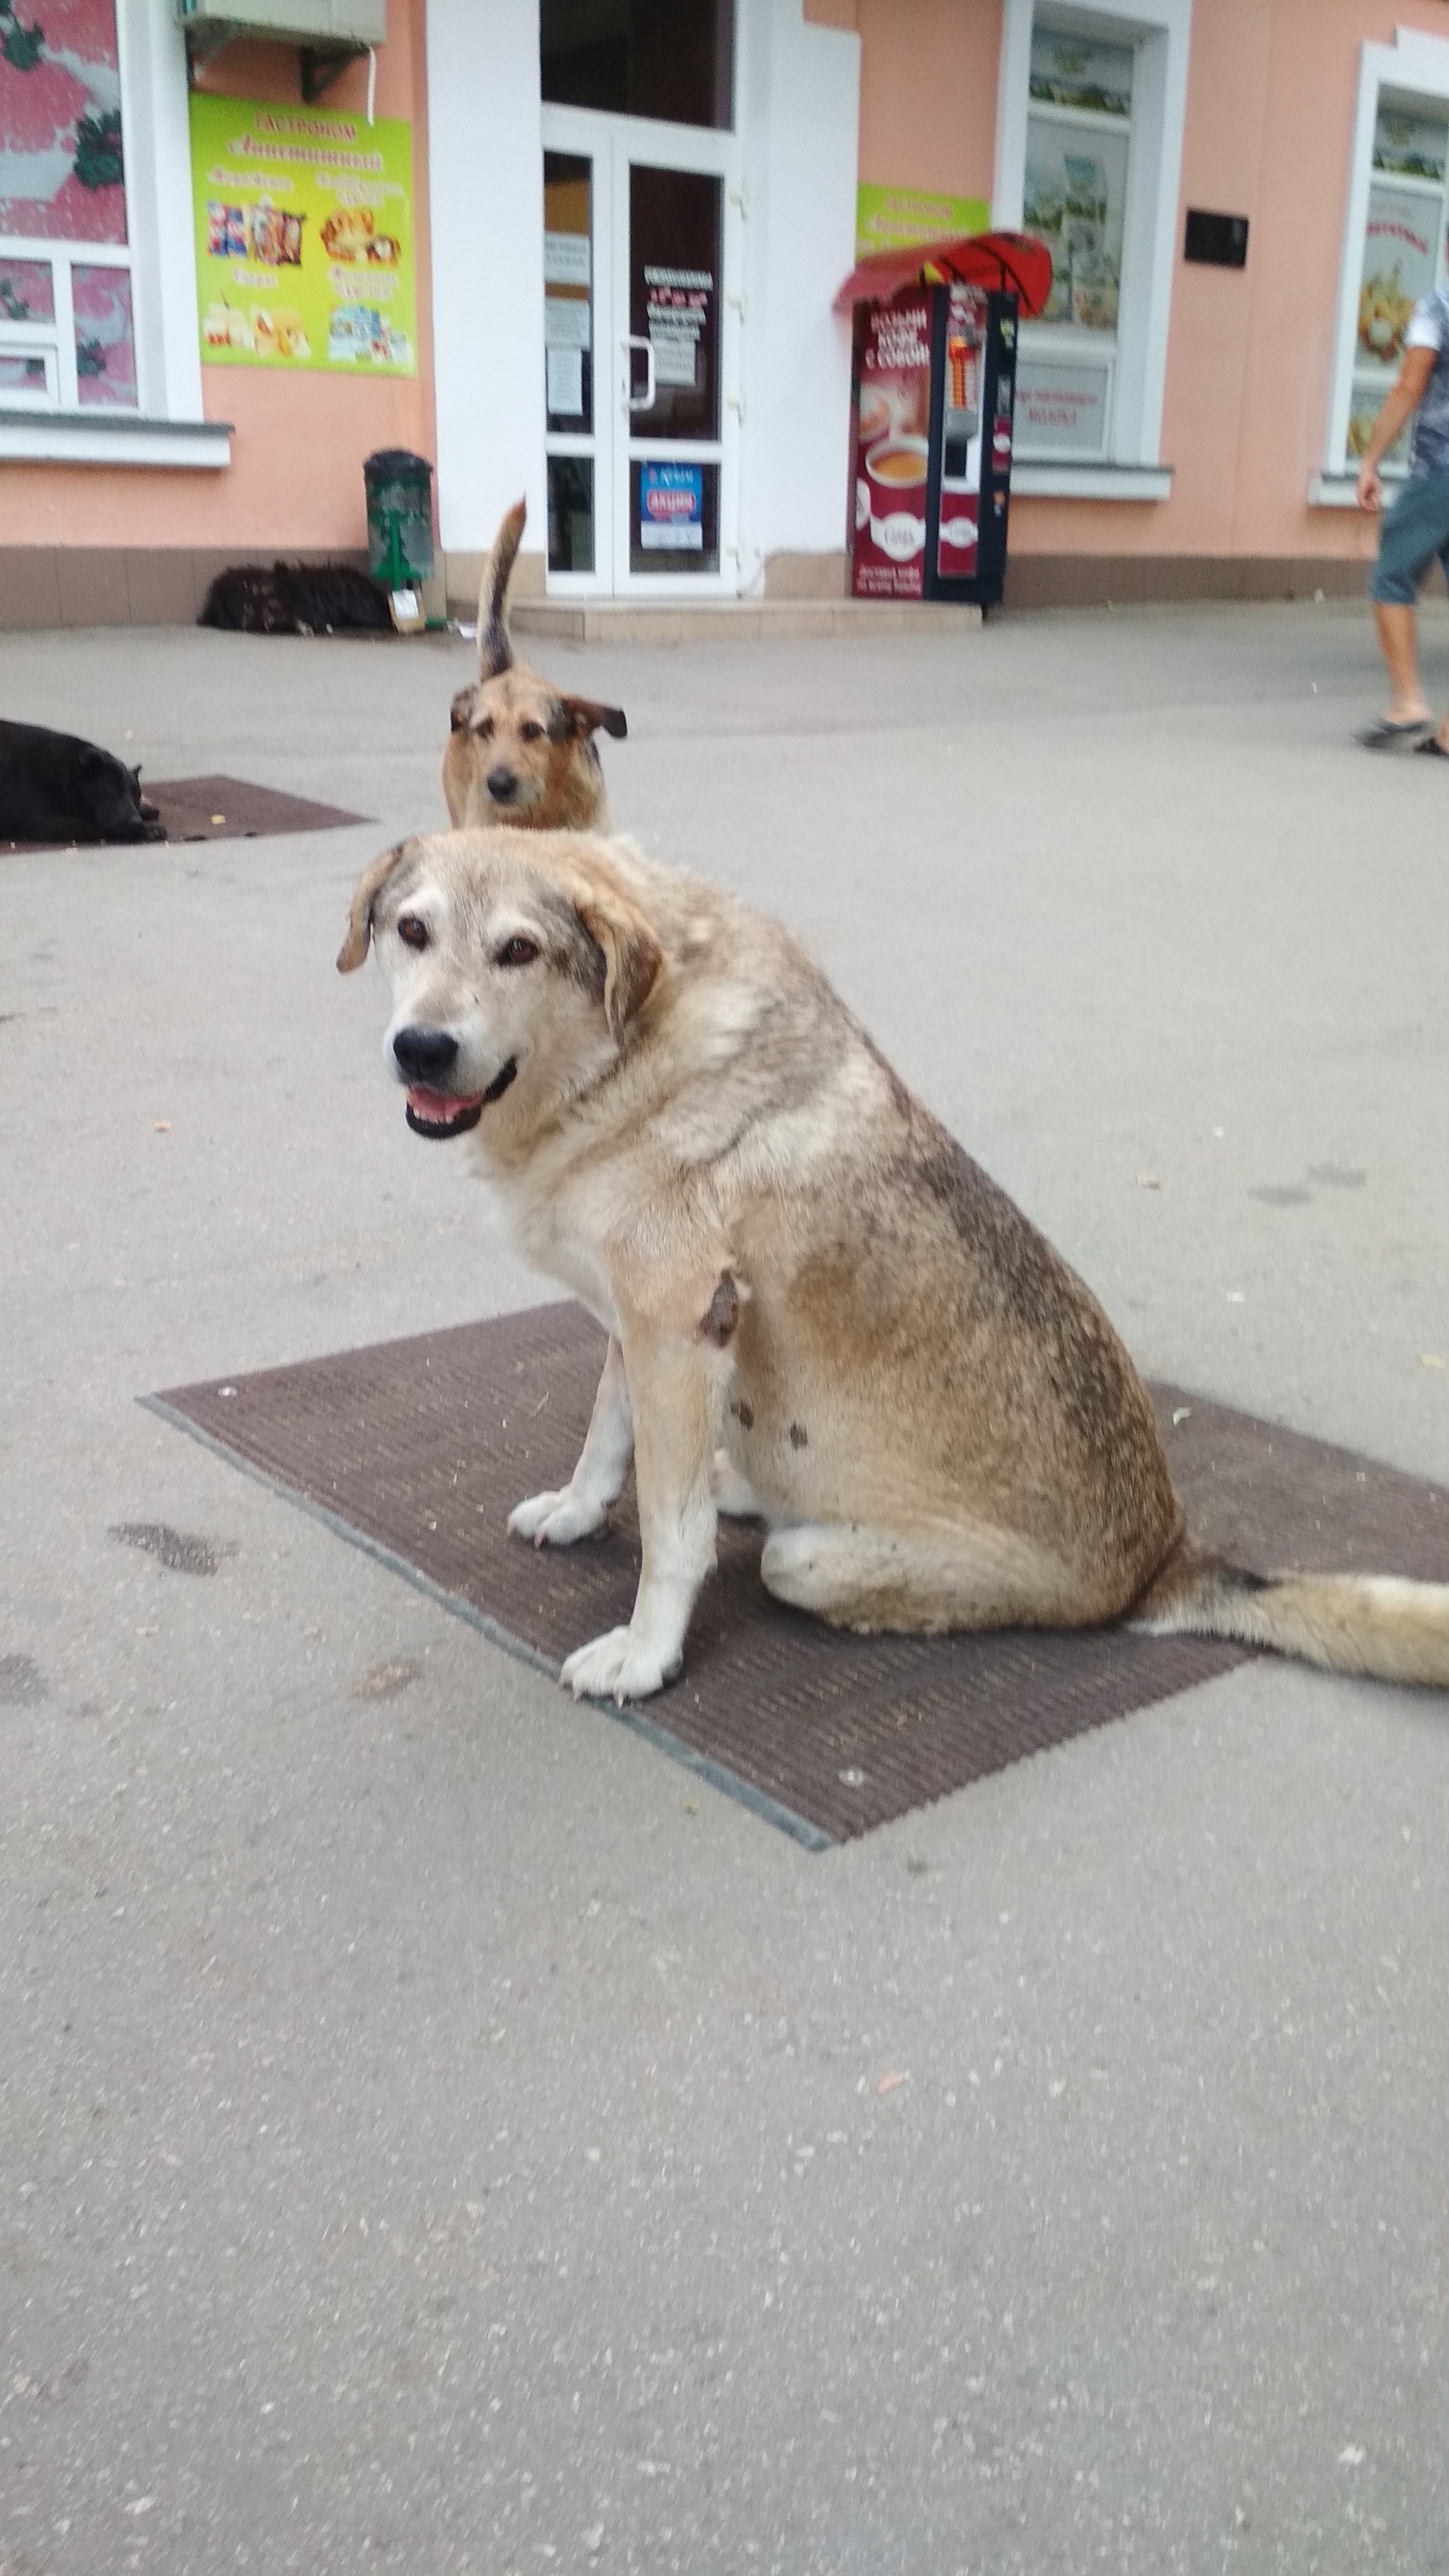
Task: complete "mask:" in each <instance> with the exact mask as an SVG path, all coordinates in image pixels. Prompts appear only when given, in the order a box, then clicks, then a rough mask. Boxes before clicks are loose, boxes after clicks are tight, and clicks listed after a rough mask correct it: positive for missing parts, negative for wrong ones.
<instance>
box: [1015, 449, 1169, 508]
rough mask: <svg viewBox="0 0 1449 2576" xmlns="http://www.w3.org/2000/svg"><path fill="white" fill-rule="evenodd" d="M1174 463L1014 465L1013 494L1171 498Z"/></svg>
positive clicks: (1052, 497) (1080, 498)
mask: <svg viewBox="0 0 1449 2576" xmlns="http://www.w3.org/2000/svg"><path fill="white" fill-rule="evenodd" d="M1172 476H1173V468H1172V466H1170V465H1068V464H1066V463H1061V464H1057V465H1047V464H1040V465H1032V464H1028V463H1027V462H1026V461H1025V459H1023V460H1022V461H1021V462H1020V463H1013V465H1012V468H1011V497H1012V499H1013V500H1016V499H1017V498H1018V497H1022V498H1025V499H1027V500H1038V501H1170V500H1171V498H1172Z"/></svg>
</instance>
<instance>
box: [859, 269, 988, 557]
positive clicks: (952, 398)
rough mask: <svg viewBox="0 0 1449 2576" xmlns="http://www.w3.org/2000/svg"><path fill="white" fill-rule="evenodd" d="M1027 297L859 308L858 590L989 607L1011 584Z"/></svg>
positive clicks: (904, 298) (896, 299)
mask: <svg viewBox="0 0 1449 2576" xmlns="http://www.w3.org/2000/svg"><path fill="white" fill-rule="evenodd" d="M1017 310H1018V299H1017V296H1016V294H1015V293H1014V292H1013V291H1012V290H1010V289H1001V288H997V289H987V288H984V287H981V286H975V285H968V284H965V283H963V282H962V281H960V280H959V279H955V278H951V279H948V280H946V281H944V282H942V283H932V282H917V283H914V284H909V285H904V286H898V287H897V288H896V290H895V292H894V293H893V294H892V295H891V297H890V298H889V300H888V301H882V302H879V303H876V302H871V301H865V300H860V301H857V302H856V304H855V343H854V348H855V363H854V372H853V382H852V440H851V472H850V493H851V506H850V528H849V545H850V556H851V593H852V596H853V597H854V598H856V599H955V600H970V601H974V602H975V603H976V604H977V605H978V606H980V607H982V608H990V607H993V606H994V605H995V603H996V602H997V601H998V600H999V599H1000V597H1001V594H1002V588H1003V585H1004V582H1005V577H1006V525H1007V511H1008V505H1009V500H1010V493H1011V427H1012V412H1013V393H1014V387H1015V381H1016V327H1017Z"/></svg>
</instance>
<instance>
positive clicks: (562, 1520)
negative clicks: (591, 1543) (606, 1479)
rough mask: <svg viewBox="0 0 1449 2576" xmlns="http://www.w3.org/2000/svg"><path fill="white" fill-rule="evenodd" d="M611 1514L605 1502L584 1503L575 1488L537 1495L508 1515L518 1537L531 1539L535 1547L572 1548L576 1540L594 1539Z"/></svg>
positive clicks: (512, 1528) (569, 1487) (568, 1487)
mask: <svg viewBox="0 0 1449 2576" xmlns="http://www.w3.org/2000/svg"><path fill="white" fill-rule="evenodd" d="M606 1518H607V1515H606V1513H605V1510H604V1507H603V1505H602V1503H585V1502H581V1501H580V1500H579V1498H578V1496H577V1494H576V1493H575V1492H574V1489H573V1487H572V1485H565V1486H564V1487H563V1489H562V1491H561V1492H560V1493H557V1494H533V1495H530V1497H529V1499H528V1501H527V1502H526V1503H519V1504H518V1505H516V1507H515V1508H514V1510H513V1511H511V1512H510V1513H509V1515H508V1526H509V1528H510V1529H511V1530H512V1532H513V1535H514V1537H515V1538H531V1539H532V1541H533V1544H534V1546H535V1547H572V1546H573V1543H574V1541H575V1539H576V1538H594V1537H596V1536H597V1534H598V1532H599V1531H600V1530H601V1529H602V1528H603V1527H604V1523H605V1520H606Z"/></svg>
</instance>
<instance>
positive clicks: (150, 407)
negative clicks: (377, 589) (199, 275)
mask: <svg viewBox="0 0 1449 2576" xmlns="http://www.w3.org/2000/svg"><path fill="white" fill-rule="evenodd" d="M116 42H117V53H118V57H119V62H120V83H121V133H122V139H123V145H124V151H125V165H126V183H125V184H126V236H127V237H126V240H125V242H124V243H120V242H81V241H58V240H55V239H52V238H50V237H48V236H47V237H44V238H41V237H35V238H32V237H30V236H28V235H21V234H16V233H7V234H5V235H3V236H0V252H3V253H4V255H5V256H7V257H9V258H11V259H16V260H21V259H32V260H35V259H38V260H46V261H48V262H49V263H50V266H51V274H52V277H53V279H54V288H55V319H54V321H53V322H51V323H38V324H34V325H32V324H30V323H23V324H10V325H9V326H7V327H6V328H5V329H4V330H3V332H0V339H3V342H4V344H5V345H6V346H19V345H21V344H22V343H23V344H24V345H25V346H26V347H27V349H29V348H30V347H32V346H34V347H36V348H37V354H38V353H39V346H40V344H43V346H44V348H45V350H46V351H47V352H49V354H50V357H51V358H52V359H53V374H52V387H53V395H54V399H53V400H51V399H49V398H47V399H46V400H44V401H42V400H40V399H39V398H38V397H35V396H31V397H29V398H26V397H24V396H22V397H21V398H20V399H19V400H18V401H7V400H6V399H5V397H4V395H3V393H0V461H20V460H25V461H28V462H41V461H53V462H56V463H73V464H117V465H119V464H135V465H167V466H201V467H207V468H211V469H215V468H216V467H218V466H223V465H227V464H229V463H230V461H231V436H230V428H229V424H228V423H226V422H224V421H207V420H204V419H203V417H202V409H201V351H200V341H199V336H198V326H197V306H196V254H195V247H194V240H193V219H192V207H191V136H190V120H189V116H188V111H187V86H186V40H185V36H184V34H183V32H182V29H181V26H180V24H179V23H178V22H177V21H176V20H175V19H174V17H173V16H172V14H171V12H170V10H169V9H166V8H163V7H162V6H160V5H159V0H116ZM73 267H82V268H124V269H126V270H127V271H128V272H129V274H130V279H131V316H132V329H133V332H134V335H135V351H136V404H135V408H134V409H132V408H131V407H129V406H124V407H123V406H122V405H119V404H110V403H88V404H86V405H85V406H84V407H83V408H82V407H81V405H80V403H79V399H78V391H77V383H76V370H75V329H74V322H73V314H72V305H71V288H70V276H71V270H72V268H73ZM49 392H50V388H48V395H49Z"/></svg>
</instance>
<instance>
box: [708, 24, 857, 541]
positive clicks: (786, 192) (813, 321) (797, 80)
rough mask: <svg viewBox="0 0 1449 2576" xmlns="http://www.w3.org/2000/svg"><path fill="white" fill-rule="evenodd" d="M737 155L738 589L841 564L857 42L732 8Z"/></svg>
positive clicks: (844, 34) (839, 32)
mask: <svg viewBox="0 0 1449 2576" xmlns="http://www.w3.org/2000/svg"><path fill="white" fill-rule="evenodd" d="M736 31H737V32H736V45H737V54H736V69H735V114H736V118H737V121H738V125H739V129H740V135H741V140H742V143H743V146H744V156H743V157H744V173H745V179H744V186H745V211H746V216H747V220H746V223H745V226H744V244H745V248H744V269H745V274H744V294H745V326H744V332H743V335H742V344H741V346H742V365H743V388H744V399H745V412H744V420H743V423H742V427H743V433H744V435H743V439H742V442H741V456H742V466H741V472H742V486H743V488H742V491H741V495H740V503H741V507H740V546H741V567H740V569H741V584H740V586H741V588H742V589H743V590H745V591H752V590H754V591H757V590H758V589H759V588H760V586H761V583H762V581H763V578H764V567H765V564H766V562H767V561H768V559H769V557H770V556H771V555H777V554H804V555H811V554H814V555H838V554H839V553H840V552H841V550H842V548H843V547H844V544H845V525H846V497H847V496H846V481H847V476H848V472H849V451H850V324H849V321H848V320H846V319H843V318H842V317H841V316H840V315H839V314H837V313H836V312H834V311H833V310H832V306H833V302H834V298H835V296H836V294H837V293H838V291H839V289H840V287H841V285H842V284H843V282H844V280H845V278H846V277H847V276H848V275H849V273H850V270H851V269H852V267H853V266H854V264H855V189H856V154H857V134H858V129H859V120H860V38H859V36H857V35H854V34H852V33H850V32H849V30H847V29H844V28H838V27H816V26H811V25H807V23H806V21H805V18H804V15H803V10H802V0H738V5H737V17H736Z"/></svg>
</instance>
